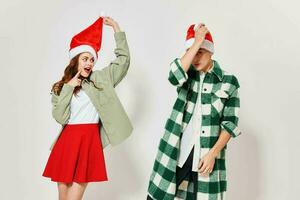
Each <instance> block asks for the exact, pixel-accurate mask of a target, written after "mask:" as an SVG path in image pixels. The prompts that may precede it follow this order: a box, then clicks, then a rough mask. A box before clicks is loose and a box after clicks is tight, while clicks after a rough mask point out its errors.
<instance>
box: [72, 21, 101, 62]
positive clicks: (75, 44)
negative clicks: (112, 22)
mask: <svg viewBox="0 0 300 200" xmlns="http://www.w3.org/2000/svg"><path fill="white" fill-rule="evenodd" d="M102 28H103V17H102V16H100V17H99V18H98V19H97V20H96V21H95V22H94V23H93V24H92V25H90V26H89V27H87V28H86V29H84V30H83V31H81V32H80V33H78V34H77V35H75V36H74V37H73V38H72V40H71V43H70V50H69V56H70V60H71V59H72V58H74V57H75V56H76V55H78V54H80V53H83V52H89V53H91V54H92V55H93V57H94V62H96V61H97V59H98V54H97V52H98V51H99V50H100V47H101V41H102Z"/></svg>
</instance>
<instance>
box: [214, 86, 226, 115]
mask: <svg viewBox="0 0 300 200" xmlns="http://www.w3.org/2000/svg"><path fill="white" fill-rule="evenodd" d="M228 97H229V94H228V92H227V91H225V90H217V91H216V92H214V93H212V96H211V104H212V107H213V108H214V109H215V110H216V111H217V113H218V114H219V115H220V116H221V115H222V113H223V109H224V105H225V101H226V100H227V99H228Z"/></svg>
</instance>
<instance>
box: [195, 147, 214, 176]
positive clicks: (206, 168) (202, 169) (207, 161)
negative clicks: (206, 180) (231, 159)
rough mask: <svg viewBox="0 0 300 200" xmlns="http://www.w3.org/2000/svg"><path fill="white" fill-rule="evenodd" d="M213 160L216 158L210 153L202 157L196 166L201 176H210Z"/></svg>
mask: <svg viewBox="0 0 300 200" xmlns="http://www.w3.org/2000/svg"><path fill="white" fill-rule="evenodd" d="M215 159H216V157H215V156H214V155H213V154H212V153H210V152H208V153H207V154H206V155H204V156H203V158H202V159H201V160H200V162H199V165H198V169H199V173H200V174H201V175H203V176H205V175H208V174H210V173H211V172H212V171H213V168H214V165H215Z"/></svg>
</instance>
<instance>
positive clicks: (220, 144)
mask: <svg viewBox="0 0 300 200" xmlns="http://www.w3.org/2000/svg"><path fill="white" fill-rule="evenodd" d="M230 138H231V135H230V134H229V133H228V132H227V131H226V130H224V129H223V130H222V131H221V133H220V136H219V139H218V140H217V142H216V144H215V145H214V146H213V147H212V148H211V149H210V153H211V154H212V155H213V156H214V157H215V158H216V157H217V156H218V155H219V153H220V151H221V150H222V149H223V148H224V147H225V145H226V144H227V143H228V141H229V140H230Z"/></svg>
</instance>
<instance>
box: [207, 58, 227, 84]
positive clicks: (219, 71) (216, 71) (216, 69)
mask: <svg viewBox="0 0 300 200" xmlns="http://www.w3.org/2000/svg"><path fill="white" fill-rule="evenodd" d="M210 72H212V73H214V74H215V75H216V76H217V77H218V79H219V80H220V81H222V79H223V77H224V71H223V70H222V69H221V67H220V65H219V63H218V62H217V61H215V60H213V66H212V69H211V71H210Z"/></svg>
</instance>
